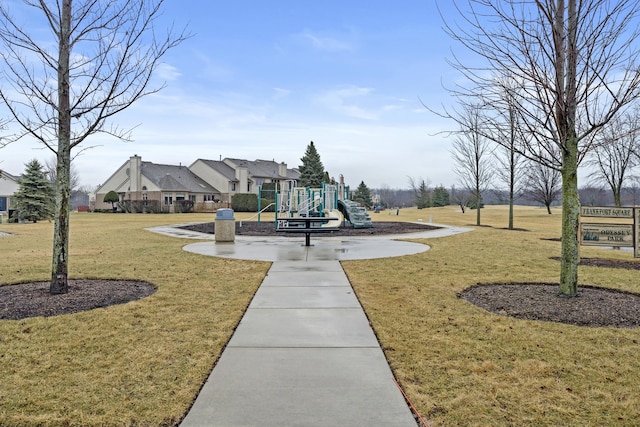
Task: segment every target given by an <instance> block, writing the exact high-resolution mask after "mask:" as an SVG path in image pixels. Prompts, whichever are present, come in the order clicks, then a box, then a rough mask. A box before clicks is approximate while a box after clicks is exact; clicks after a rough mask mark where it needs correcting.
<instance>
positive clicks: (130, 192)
mask: <svg viewBox="0 0 640 427" xmlns="http://www.w3.org/2000/svg"><path fill="white" fill-rule="evenodd" d="M112 190H113V191H115V192H116V193H118V195H119V196H120V202H129V205H132V204H135V205H136V206H138V207H140V208H134V209H133V211H139V210H144V209H147V208H146V207H147V206H149V207H153V206H159V207H160V209H159V210H160V211H161V212H180V207H179V205H181V201H183V200H188V201H190V202H192V203H193V204H194V205H195V204H197V203H206V202H209V203H214V202H215V201H219V200H220V196H221V193H220V191H218V190H217V189H216V188H215V187H213V186H212V185H210V184H209V183H207V182H206V181H204V180H203V179H201V178H200V177H199V176H197V175H196V174H195V173H193V172H192V171H191V170H190V169H189V168H188V167H186V166H182V165H179V166H175V165H161V164H155V163H151V162H144V161H142V158H141V157H140V156H138V155H134V156H132V157H131V158H129V160H128V161H126V162H125V163H124V164H122V166H120V167H119V168H118V169H117V170H116V171H115V172H114V173H113V174H112V175H111V176H110V177H109V178H108V179H107V180H106V181H105V183H104V184H102V185H101V186H100V187H99V188H98V189H97V190H96V197H95V206H94V208H95V209H110V208H111V203H105V202H104V197H105V196H106V194H107V193H108V192H109V191H112ZM142 207H144V209H143V208H142ZM148 211H152V212H153V211H157V209H155V208H154V209H151V208H149V209H148Z"/></svg>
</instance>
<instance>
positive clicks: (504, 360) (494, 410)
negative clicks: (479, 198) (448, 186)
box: [343, 206, 640, 426]
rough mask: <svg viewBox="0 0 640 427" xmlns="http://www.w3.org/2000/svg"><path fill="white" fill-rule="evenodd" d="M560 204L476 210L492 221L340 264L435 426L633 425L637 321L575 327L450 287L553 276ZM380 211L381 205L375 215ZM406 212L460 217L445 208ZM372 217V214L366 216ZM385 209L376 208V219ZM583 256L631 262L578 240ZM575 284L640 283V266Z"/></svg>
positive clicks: (639, 391) (463, 217)
mask: <svg viewBox="0 0 640 427" xmlns="http://www.w3.org/2000/svg"><path fill="white" fill-rule="evenodd" d="M559 213H560V212H559V211H554V214H553V215H547V214H546V212H545V211H544V210H543V209H536V208H523V207H517V208H516V220H515V226H516V227H519V228H524V229H527V230H529V231H527V232H522V231H514V230H505V229H502V228H504V226H505V225H506V223H507V209H506V208H505V207H494V206H489V207H487V208H485V209H483V212H482V219H483V222H485V223H486V225H490V226H491V227H472V228H473V229H474V230H473V231H472V232H471V233H465V234H460V235H456V236H451V237H447V238H444V239H423V240H419V241H420V242H422V243H426V244H428V245H430V246H431V250H429V251H428V252H425V253H422V254H417V255H412V256H408V257H402V258H393V259H387V260H383V261H381V260H371V261H349V262H344V263H343V266H344V269H345V271H346V272H347V275H348V277H349V280H350V281H351V283H352V284H353V286H354V289H355V291H356V293H357V295H358V297H359V299H360V301H361V302H362V304H363V306H364V308H365V311H366V312H367V315H368V316H369V318H370V319H371V322H372V324H373V326H374V329H375V331H376V334H377V335H378V337H379V339H380V341H381V343H382V346H383V350H384V351H385V354H386V355H387V358H388V360H389V362H390V364H391V366H392V369H393V370H394V372H395V374H396V376H397V378H398V380H399V382H400V383H401V384H402V386H403V387H404V389H405V390H406V391H407V393H408V395H409V397H410V398H411V399H412V401H413V402H414V404H416V405H417V407H418V409H419V411H420V412H421V413H422V414H423V415H424V416H425V417H426V418H428V421H429V423H430V425H431V426H488V425H490V426H513V425H517V426H538V425H566V426H585V425H619V426H633V425H636V424H637V420H638V419H640V397H639V396H640V385H638V382H637V378H638V377H640V359H639V358H638V357H637V353H638V351H640V344H639V342H640V330H639V329H616V328H606V327H600V328H583V327H579V326H574V325H565V324H560V323H554V322H540V321H530V320H521V319H515V318H511V317H506V316H499V315H495V314H493V313H491V312H488V311H486V310H484V309H482V308H480V307H477V306H475V305H473V304H469V303H468V302H467V301H464V300H462V299H460V298H458V297H457V294H458V293H460V292H462V291H464V290H465V289H467V288H469V287H471V286H474V285H476V284H478V283H502V282H539V283H557V281H558V275H559V266H558V264H557V262H555V261H553V260H551V259H550V257H551V256H554V255H555V256H557V255H559V254H560V243H559V242H555V241H550V240H544V239H548V238H551V237H556V236H558V234H559V230H560V214H559ZM383 216H384V215H383ZM400 216H404V218H406V220H417V219H423V221H424V220H425V219H426V218H432V221H433V222H434V223H445V224H451V225H460V226H466V225H467V224H469V221H468V216H467V214H461V213H459V211H456V209H455V208H453V207H446V208H436V209H424V210H422V211H418V210H409V209H401V210H400ZM374 218H377V217H375V216H374ZM380 218H382V216H381V217H380ZM581 252H582V256H584V257H587V258H600V257H605V256H606V258H612V259H621V260H627V261H630V260H632V254H630V253H628V252H626V253H625V252H624V251H606V250H603V249H599V248H586V247H585V248H582V251H581ZM580 282H581V283H585V284H590V285H594V286H597V287H607V288H614V289H620V290H624V291H627V292H633V293H640V284H639V282H638V280H637V272H635V271H629V270H622V269H611V268H602V267H592V266H584V267H581V268H580Z"/></svg>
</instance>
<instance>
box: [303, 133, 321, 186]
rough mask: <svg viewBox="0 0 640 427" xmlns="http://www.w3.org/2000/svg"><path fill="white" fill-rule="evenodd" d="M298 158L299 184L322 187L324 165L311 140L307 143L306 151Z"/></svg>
mask: <svg viewBox="0 0 640 427" xmlns="http://www.w3.org/2000/svg"><path fill="white" fill-rule="evenodd" d="M300 160H302V165H301V166H300V180H299V185H300V186H302V187H322V181H323V178H324V173H325V172H324V166H323V165H322V161H321V160H320V154H318V151H317V150H316V147H315V145H313V141H311V142H310V143H309V145H308V146H307V151H306V152H305V154H304V156H303V157H302V158H301V159H300Z"/></svg>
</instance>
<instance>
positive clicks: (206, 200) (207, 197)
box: [203, 194, 215, 202]
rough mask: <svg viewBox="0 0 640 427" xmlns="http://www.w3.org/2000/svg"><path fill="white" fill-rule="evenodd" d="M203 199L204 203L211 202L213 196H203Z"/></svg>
mask: <svg viewBox="0 0 640 427" xmlns="http://www.w3.org/2000/svg"><path fill="white" fill-rule="evenodd" d="M203 198H204V201H205V202H212V201H214V200H215V198H214V197H213V194H205V195H204V196H203Z"/></svg>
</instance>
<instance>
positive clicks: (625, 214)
mask: <svg viewBox="0 0 640 427" xmlns="http://www.w3.org/2000/svg"><path fill="white" fill-rule="evenodd" d="M634 209H635V208H612V207H604V208H600V207H593V206H582V207H581V208H580V216H585V217H598V218H630V219H631V218H633V210H634Z"/></svg>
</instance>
